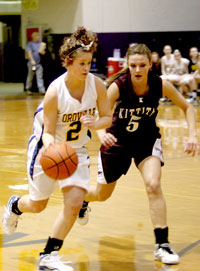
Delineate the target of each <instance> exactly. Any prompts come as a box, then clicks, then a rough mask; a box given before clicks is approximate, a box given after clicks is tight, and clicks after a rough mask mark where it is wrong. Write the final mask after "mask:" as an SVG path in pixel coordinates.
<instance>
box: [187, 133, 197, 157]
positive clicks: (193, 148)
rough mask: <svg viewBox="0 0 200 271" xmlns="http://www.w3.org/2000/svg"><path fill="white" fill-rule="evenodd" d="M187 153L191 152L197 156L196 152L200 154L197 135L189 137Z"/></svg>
mask: <svg viewBox="0 0 200 271" xmlns="http://www.w3.org/2000/svg"><path fill="white" fill-rule="evenodd" d="M184 152H186V153H187V154H191V153H192V156H195V154H200V147H199V143H198V140H197V137H189V138H188V142H187V143H186V145H185V150H184Z"/></svg>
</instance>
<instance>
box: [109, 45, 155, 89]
mask: <svg viewBox="0 0 200 271" xmlns="http://www.w3.org/2000/svg"><path fill="white" fill-rule="evenodd" d="M136 54H138V55H146V56H147V57H148V59H149V61H151V51H150V49H149V48H148V47H147V46H146V45H145V44H143V43H140V44H137V43H136V44H133V45H130V46H129V47H128V50H127V53H126V59H127V61H128V59H129V56H132V55H136ZM128 70H129V68H128V66H127V65H126V66H125V67H124V68H123V69H122V70H120V71H119V72H117V73H116V74H114V75H112V76H110V77H109V78H108V79H107V80H106V82H107V84H108V85H110V84H111V83H112V82H113V81H114V80H115V79H117V78H118V77H119V76H120V75H122V74H125V73H127V72H128Z"/></svg>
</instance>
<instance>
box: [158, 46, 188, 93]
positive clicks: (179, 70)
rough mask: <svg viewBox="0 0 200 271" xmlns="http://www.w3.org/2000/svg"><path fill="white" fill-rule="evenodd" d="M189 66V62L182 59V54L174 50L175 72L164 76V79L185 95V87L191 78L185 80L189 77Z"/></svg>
mask: <svg viewBox="0 0 200 271" xmlns="http://www.w3.org/2000/svg"><path fill="white" fill-rule="evenodd" d="M188 64H189V60H188V59H186V58H182V56H181V52H180V51H179V50H178V49H176V50H174V61H173V72H172V73H171V74H167V75H162V76H161V77H162V79H165V80H168V81H170V82H171V83H172V84H173V85H174V86H175V87H177V88H178V89H179V91H180V92H181V93H183V88H184V86H185V85H186V84H188V82H189V78H185V75H188ZM184 78H185V80H184ZM185 88H186V87H185Z"/></svg>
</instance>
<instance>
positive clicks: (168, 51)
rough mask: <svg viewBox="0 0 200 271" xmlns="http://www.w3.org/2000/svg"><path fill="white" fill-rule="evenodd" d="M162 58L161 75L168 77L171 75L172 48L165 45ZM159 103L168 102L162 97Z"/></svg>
mask: <svg viewBox="0 0 200 271" xmlns="http://www.w3.org/2000/svg"><path fill="white" fill-rule="evenodd" d="M163 53H164V56H162V57H161V73H162V75H168V74H172V73H173V65H174V55H173V54H172V47H171V46H170V45H165V46H164V48H163ZM160 101H161V102H167V101H170V100H169V99H168V98H167V97H162V98H161V99H160Z"/></svg>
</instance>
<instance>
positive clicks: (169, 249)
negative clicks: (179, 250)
mask: <svg viewBox="0 0 200 271" xmlns="http://www.w3.org/2000/svg"><path fill="white" fill-rule="evenodd" d="M159 248H162V249H164V250H165V251H167V252H168V253H169V254H175V253H174V251H173V249H172V248H171V247H170V245H169V244H162V245H160V247H159Z"/></svg>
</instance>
